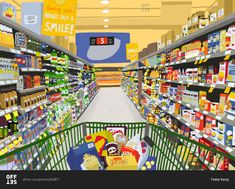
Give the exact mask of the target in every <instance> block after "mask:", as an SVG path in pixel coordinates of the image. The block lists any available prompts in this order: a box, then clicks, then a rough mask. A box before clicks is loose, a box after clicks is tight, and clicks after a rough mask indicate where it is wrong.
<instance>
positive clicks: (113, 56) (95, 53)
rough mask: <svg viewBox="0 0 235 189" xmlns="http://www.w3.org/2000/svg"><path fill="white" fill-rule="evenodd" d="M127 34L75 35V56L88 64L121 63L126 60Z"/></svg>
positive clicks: (128, 38) (128, 36) (128, 40)
mask: <svg viewBox="0 0 235 189" xmlns="http://www.w3.org/2000/svg"><path fill="white" fill-rule="evenodd" d="M127 43H130V34H129V33H77V34H76V45H77V56H79V57H81V58H82V59H84V60H87V61H88V62H90V63H121V62H129V60H126V44H127Z"/></svg>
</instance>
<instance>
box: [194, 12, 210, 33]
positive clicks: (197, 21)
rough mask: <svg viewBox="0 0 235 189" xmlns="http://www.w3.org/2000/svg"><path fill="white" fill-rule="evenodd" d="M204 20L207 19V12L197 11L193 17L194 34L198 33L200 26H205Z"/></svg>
mask: <svg viewBox="0 0 235 189" xmlns="http://www.w3.org/2000/svg"><path fill="white" fill-rule="evenodd" d="M202 19H205V11H197V12H196V13H194V14H193V15H192V32H195V31H197V30H198V29H200V26H203V25H202ZM208 24H209V23H208Z"/></svg>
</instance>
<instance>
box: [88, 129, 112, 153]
mask: <svg viewBox="0 0 235 189" xmlns="http://www.w3.org/2000/svg"><path fill="white" fill-rule="evenodd" d="M85 141H86V142H87V143H89V142H94V144H95V147H96V150H97V152H98V154H99V156H107V149H106V144H108V143H110V142H114V138H113V134H112V133H111V132H109V131H100V132H97V133H94V134H91V135H88V136H86V137H85Z"/></svg>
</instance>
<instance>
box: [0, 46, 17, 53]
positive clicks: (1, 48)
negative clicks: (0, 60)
mask: <svg viewBox="0 0 235 189" xmlns="http://www.w3.org/2000/svg"><path fill="white" fill-rule="evenodd" d="M0 51H1V52H7V53H13V54H21V51H20V50H16V49H12V48H7V47H3V46H0Z"/></svg>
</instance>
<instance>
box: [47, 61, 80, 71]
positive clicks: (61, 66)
mask: <svg viewBox="0 0 235 189" xmlns="http://www.w3.org/2000/svg"><path fill="white" fill-rule="evenodd" d="M43 66H48V67H53V68H57V67H59V68H64V69H70V70H78V71H81V70H82V68H80V67H72V66H63V65H60V64H58V65H54V64H45V63H44V64H43Z"/></svg>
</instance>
